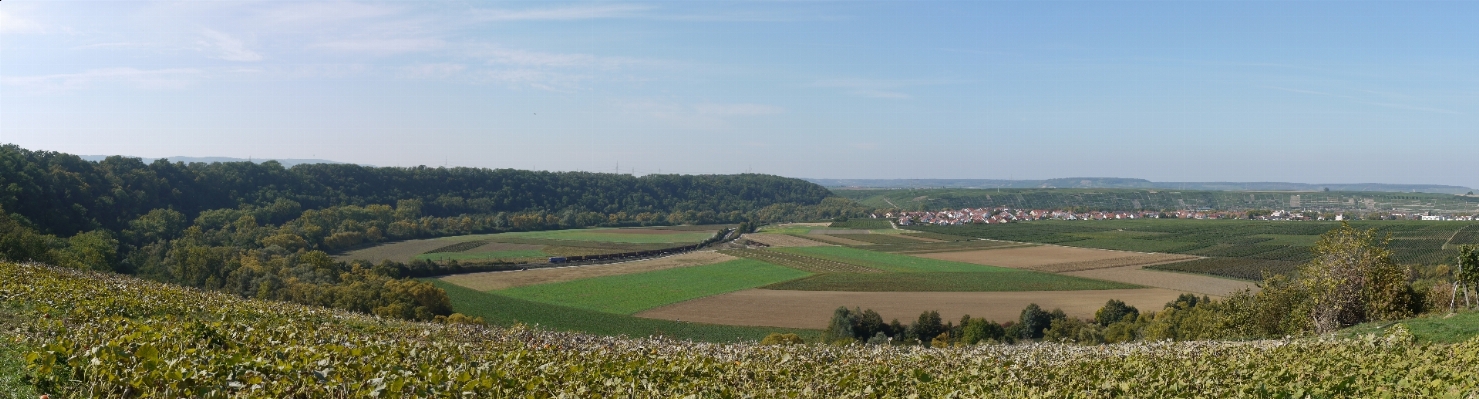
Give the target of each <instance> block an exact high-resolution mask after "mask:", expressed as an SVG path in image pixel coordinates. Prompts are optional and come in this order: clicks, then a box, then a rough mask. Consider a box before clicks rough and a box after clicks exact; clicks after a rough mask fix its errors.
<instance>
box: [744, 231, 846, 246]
mask: <svg viewBox="0 0 1479 399" xmlns="http://www.w3.org/2000/svg"><path fill="white" fill-rule="evenodd" d="M744 238H745V239H747V240H750V241H754V242H758V243H761V244H765V245H769V246H772V247H817V246H822V245H831V244H828V243H824V242H821V241H817V240H813V239H808V238H803V237H797V236H793V235H789V234H773V233H751V234H745V235H744Z"/></svg>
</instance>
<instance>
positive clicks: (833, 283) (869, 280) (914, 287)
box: [762, 269, 1144, 310]
mask: <svg viewBox="0 0 1479 399" xmlns="http://www.w3.org/2000/svg"><path fill="white" fill-rule="evenodd" d="M762 288H765V289H768V290H789V291H854V292H936V291H943V292H988V291H1081V290H1117V289H1132V288H1144V287H1142V286H1138V285H1134V284H1125V283H1117V282H1111V281H1104V280H1093V279H1087V278H1077V277H1071V276H1064V275H1059V274H1052V273H1039V272H1033V271H1025V270H1011V269H1005V271H999V272H990V271H978V272H935V273H827V274H818V275H815V276H811V277H807V278H802V279H797V280H791V281H786V282H780V283H775V284H771V285H767V286H765V287H762ZM1101 305H1102V304H1101ZM1019 310H1020V309H1019Z"/></svg>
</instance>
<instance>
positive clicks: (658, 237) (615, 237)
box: [492, 228, 719, 244]
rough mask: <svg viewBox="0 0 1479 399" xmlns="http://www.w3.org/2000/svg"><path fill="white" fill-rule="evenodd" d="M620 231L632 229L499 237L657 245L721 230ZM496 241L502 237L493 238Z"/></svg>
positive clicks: (705, 236) (701, 237)
mask: <svg viewBox="0 0 1479 399" xmlns="http://www.w3.org/2000/svg"><path fill="white" fill-rule="evenodd" d="M620 230H632V229H579V230H550V231H529V232H519V233H503V234H500V235H499V236H507V237H517V238H532V239H545V240H562V241H600V242H620V243H631V244H656V243H696V242H700V241H703V240H707V239H709V238H710V237H713V236H714V233H715V232H718V231H719V229H717V228H716V229H714V230H712V231H675V232H671V233H661V234H647V233H624V232H618V231H620ZM492 238H493V239H494V240H495V241H501V240H498V238H501V237H492Z"/></svg>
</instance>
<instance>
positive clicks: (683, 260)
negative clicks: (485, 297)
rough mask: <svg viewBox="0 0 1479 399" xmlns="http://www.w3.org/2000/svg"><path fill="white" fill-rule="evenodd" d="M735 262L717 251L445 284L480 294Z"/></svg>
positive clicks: (469, 277)
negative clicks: (586, 279) (584, 279)
mask: <svg viewBox="0 0 1479 399" xmlns="http://www.w3.org/2000/svg"><path fill="white" fill-rule="evenodd" d="M733 259H735V258H734V257H733V256H729V255H724V254H720V253H717V252H713V251H700V252H688V253H683V254H678V255H673V256H669V257H666V258H657V259H647V260H640V261H635V262H624V263H614V264H605V265H590V266H574V267H560V268H550V269H535V270H524V271H507V272H486V273H469V274H458V275H454V276H447V277H442V278H441V280H442V281H446V282H448V283H452V284H456V285H460V286H463V287H467V288H471V289H474V290H478V291H489V290H499V289H504V288H512V287H520V286H525V285H534V284H544V283H556V282H561V281H570V280H579V279H583V278H591V277H604V276H616V275H622V274H633V273H642V272H650V271H654V270H664V269H672V268H679V267H688V266H698V265H707V264H712V263H719V262H724V261H728V260H733Z"/></svg>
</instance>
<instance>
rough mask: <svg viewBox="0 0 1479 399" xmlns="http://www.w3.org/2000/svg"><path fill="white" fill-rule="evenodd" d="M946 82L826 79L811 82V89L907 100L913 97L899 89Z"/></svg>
mask: <svg viewBox="0 0 1479 399" xmlns="http://www.w3.org/2000/svg"><path fill="white" fill-rule="evenodd" d="M948 83H951V82H950V81H946V80H910V79H901V80H880V79H826V80H819V81H816V82H813V83H812V84H811V86H812V87H828V88H838V89H843V91H844V92H845V93H848V94H852V95H855V96H859V97H866V98H879V99H894V100H907V99H912V98H914V96H913V95H911V94H909V93H907V92H904V91H902V90H901V89H905V88H909V87H919V86H930V85H941V84H948Z"/></svg>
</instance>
